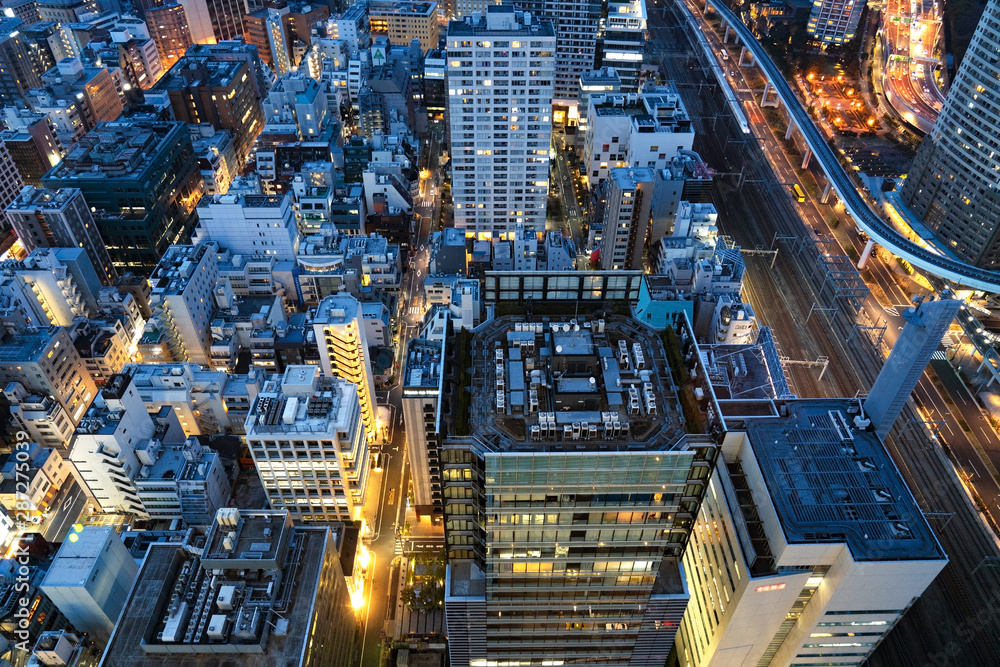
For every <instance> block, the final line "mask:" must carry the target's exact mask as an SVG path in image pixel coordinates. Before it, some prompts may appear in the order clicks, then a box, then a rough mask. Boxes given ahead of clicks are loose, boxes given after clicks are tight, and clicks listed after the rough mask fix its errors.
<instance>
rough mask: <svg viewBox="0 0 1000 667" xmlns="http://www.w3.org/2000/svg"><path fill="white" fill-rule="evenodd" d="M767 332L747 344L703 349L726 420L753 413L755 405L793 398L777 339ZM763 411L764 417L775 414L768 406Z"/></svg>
mask: <svg viewBox="0 0 1000 667" xmlns="http://www.w3.org/2000/svg"><path fill="white" fill-rule="evenodd" d="M765 329H766V327H762V328H761V329H758V330H757V333H756V335H755V338H754V339H753V340H752V341H748V343H746V344H725V345H703V346H702V347H701V348H700V351H701V359H702V365H703V366H704V367H705V370H706V372H707V373H708V380H709V382H711V383H712V389H713V391H714V392H715V396H716V398H717V399H718V400H719V406H720V407H721V409H722V412H723V416H725V415H727V414H733V415H736V414H738V413H740V411H741V410H747V409H753V408H749V407H748V406H749V404H750V403H752V402H755V401H769V400H770V399H786V398H789V397H790V391H789V388H788V381H787V380H786V378H785V374H784V372H783V370H782V367H781V361H780V358H779V356H778V352H777V348H776V347H775V345H774V337H773V336H771V335H770V330H769V329H767V331H766V332H765ZM760 409H763V410H767V412H765V413H764V414H771V409H769V408H767V407H766V406H764V407H762V408H760ZM730 410H731V411H732V412H730ZM751 414H752V413H751ZM757 416H761V415H760V414H758V415H757Z"/></svg>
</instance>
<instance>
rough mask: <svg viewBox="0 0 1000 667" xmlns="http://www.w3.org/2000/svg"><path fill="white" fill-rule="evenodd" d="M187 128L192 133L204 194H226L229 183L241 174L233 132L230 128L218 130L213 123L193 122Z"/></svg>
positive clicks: (192, 142) (192, 143)
mask: <svg viewBox="0 0 1000 667" xmlns="http://www.w3.org/2000/svg"><path fill="white" fill-rule="evenodd" d="M188 130H189V131H190V132H191V145H192V146H193V147H194V154H195V158H196V159H197V160H198V166H199V167H201V178H202V180H203V181H204V183H205V195H206V196H211V195H224V194H226V192H227V191H228V190H229V184H230V183H232V182H233V179H234V178H235V177H236V176H237V175H238V174H239V166H238V165H237V164H236V148H235V144H234V143H233V133H232V132H230V131H229V130H216V129H215V127H214V126H213V125H212V124H211V123H197V124H194V123H190V124H188Z"/></svg>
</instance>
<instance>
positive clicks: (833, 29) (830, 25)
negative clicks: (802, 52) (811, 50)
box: [806, 0, 865, 46]
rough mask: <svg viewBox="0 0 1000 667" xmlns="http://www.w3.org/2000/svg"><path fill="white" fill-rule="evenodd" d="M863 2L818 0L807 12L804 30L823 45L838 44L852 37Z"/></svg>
mask: <svg viewBox="0 0 1000 667" xmlns="http://www.w3.org/2000/svg"><path fill="white" fill-rule="evenodd" d="M864 9H865V3H863V2H858V0H819V2H814V3H813V7H812V11H811V12H810V13H809V22H808V23H807V24H806V32H807V33H808V34H809V36H810V37H812V38H813V39H815V40H816V41H817V42H819V43H820V44H822V45H824V46H840V45H842V44H846V43H848V42H850V41H851V40H852V39H854V34H855V33H856V32H857V30H858V23H859V22H860V21H861V12H862V11H864Z"/></svg>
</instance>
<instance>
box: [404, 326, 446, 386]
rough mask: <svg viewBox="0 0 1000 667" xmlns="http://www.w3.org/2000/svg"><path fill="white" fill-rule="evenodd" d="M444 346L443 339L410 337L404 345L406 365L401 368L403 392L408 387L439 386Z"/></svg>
mask: <svg viewBox="0 0 1000 667" xmlns="http://www.w3.org/2000/svg"><path fill="white" fill-rule="evenodd" d="M444 346H445V341H444V339H442V340H425V339H423V338H412V339H410V342H409V343H408V344H407V346H406V366H405V369H404V370H403V391H404V392H405V391H406V390H407V389H408V388H428V389H437V388H438V387H440V386H441V376H442V372H443V366H444Z"/></svg>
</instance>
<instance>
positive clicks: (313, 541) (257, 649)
mask: <svg viewBox="0 0 1000 667" xmlns="http://www.w3.org/2000/svg"><path fill="white" fill-rule="evenodd" d="M345 534H346V529H345V526H344V525H343V524H334V525H332V526H315V527H303V526H293V525H292V519H291V516H290V515H289V513H288V512H286V511H267V510H256V511H254V510H250V511H248V510H236V509H222V510H220V511H219V512H218V514H217V516H216V519H215V521H214V523H213V524H212V527H211V528H210V529H209V531H208V533H207V534H206V535H204V536H202V537H200V538H199V543H198V545H197V546H196V545H195V544H191V543H190V542H187V543H183V544H176V543H171V542H165V543H154V544H151V545H150V546H149V548H148V552H147V554H146V557H145V559H144V560H143V563H142V568H141V569H140V570H139V573H138V577H137V579H136V582H135V586H134V587H133V588H132V590H131V592H128V591H126V592H125V593H124V594H123V595H122V598H121V601H122V604H123V607H124V611H123V613H122V615H121V619H120V621H119V623H118V626H117V627H116V628H115V631H114V634H113V635H112V636H111V639H110V641H109V642H108V645H107V648H106V650H105V651H104V655H103V657H102V659H101V662H100V666H101V667H137V666H140V665H149V664H152V663H154V662H155V663H156V664H158V665H160V666H161V667H182V666H185V667H209V666H210V665H213V664H216V663H218V662H219V660H220V656H228V658H226V659H228V660H231V661H234V662H238V663H239V664H240V665H243V666H244V667H266V666H267V665H272V664H280V665H288V664H294V665H301V666H302V667H319V666H320V665H322V666H324V667H326V666H329V667H349V666H350V665H353V664H356V655H355V647H354V638H355V633H356V628H357V621H356V617H355V612H354V610H353V609H352V608H351V607H352V600H351V597H350V593H349V591H348V587H347V582H346V580H345V573H346V572H347V571H348V570H350V569H351V568H352V567H358V566H357V565H354V564H353V563H354V562H355V561H356V559H355V557H354V553H353V551H352V550H351V547H350V546H349V541H348V540H346V539H345ZM202 540H203V543H202ZM345 564H346V566H345ZM174 590H179V594H178V597H176V598H173V597H172V593H171V592H172V591H174ZM359 602H360V600H359ZM359 606H360V605H359Z"/></svg>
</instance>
